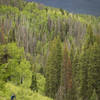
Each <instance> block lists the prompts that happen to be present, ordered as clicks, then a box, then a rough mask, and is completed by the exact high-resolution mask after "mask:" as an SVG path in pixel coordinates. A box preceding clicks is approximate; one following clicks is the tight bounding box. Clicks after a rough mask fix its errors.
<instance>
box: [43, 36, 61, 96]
mask: <svg viewBox="0 0 100 100" xmlns="http://www.w3.org/2000/svg"><path fill="white" fill-rule="evenodd" d="M61 60H62V56H61V41H60V38H59V37H57V38H55V39H54V40H53V41H52V42H51V43H50V51H49V55H48V61H47V66H46V87H45V89H46V95H47V96H49V97H52V98H55V94H56V93H57V91H58V88H59V86H60V78H61V76H60V75H61Z"/></svg>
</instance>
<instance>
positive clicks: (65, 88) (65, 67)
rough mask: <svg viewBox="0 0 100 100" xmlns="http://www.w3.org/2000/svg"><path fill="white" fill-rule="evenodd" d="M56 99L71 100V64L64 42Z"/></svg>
mask: <svg viewBox="0 0 100 100" xmlns="http://www.w3.org/2000/svg"><path fill="white" fill-rule="evenodd" d="M56 100H72V65H71V60H70V57H69V53H68V49H67V44H66V43H65V44H64V50H63V60H62V67H61V85H60V88H59V91H58V95H57V96H56Z"/></svg>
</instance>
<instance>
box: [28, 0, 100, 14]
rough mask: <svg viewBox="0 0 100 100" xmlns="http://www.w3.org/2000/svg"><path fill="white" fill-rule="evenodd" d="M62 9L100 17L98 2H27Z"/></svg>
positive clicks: (54, 0) (58, 0) (63, 0)
mask: <svg viewBox="0 0 100 100" xmlns="http://www.w3.org/2000/svg"><path fill="white" fill-rule="evenodd" d="M28 1H34V2H38V3H42V4H44V5H47V6H52V7H56V8H62V9H65V10H68V11H69V12H72V13H82V14H91V15H95V16H100V0H28Z"/></svg>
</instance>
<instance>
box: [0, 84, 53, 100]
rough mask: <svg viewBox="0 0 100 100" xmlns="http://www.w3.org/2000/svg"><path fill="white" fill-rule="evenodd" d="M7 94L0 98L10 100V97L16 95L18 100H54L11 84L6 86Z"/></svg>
mask: <svg viewBox="0 0 100 100" xmlns="http://www.w3.org/2000/svg"><path fill="white" fill-rule="evenodd" d="M5 87H6V92H5V93H2V94H1V91H0V98H2V100H5V99H6V100H10V97H11V95H12V94H13V93H15V94H16V99H18V100H52V99H50V98H48V97H45V96H42V95H40V94H38V93H36V92H33V91H31V90H30V89H28V88H23V87H21V86H15V85H13V84H11V83H7V84H6V86H5Z"/></svg>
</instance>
